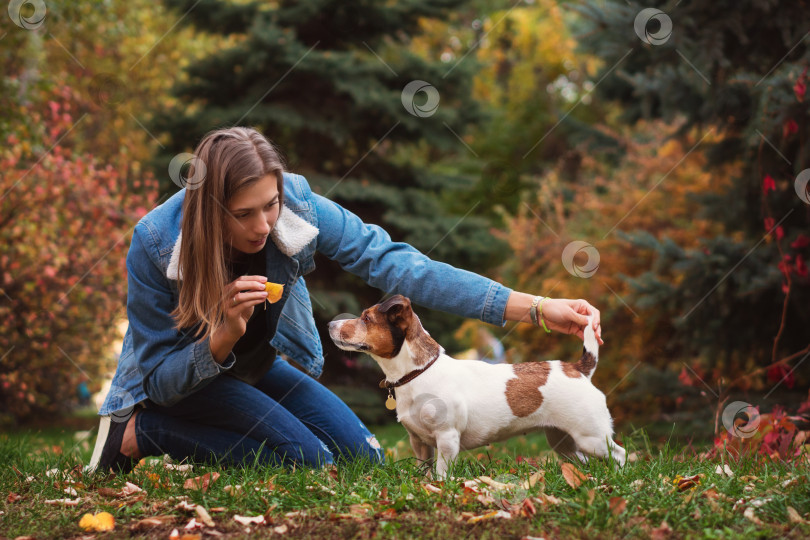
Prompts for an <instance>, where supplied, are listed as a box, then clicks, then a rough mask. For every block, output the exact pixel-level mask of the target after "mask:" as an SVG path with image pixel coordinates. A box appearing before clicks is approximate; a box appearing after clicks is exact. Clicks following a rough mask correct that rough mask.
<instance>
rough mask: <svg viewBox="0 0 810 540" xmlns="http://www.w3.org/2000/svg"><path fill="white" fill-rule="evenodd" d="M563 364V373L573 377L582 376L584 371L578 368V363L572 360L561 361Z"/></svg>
mask: <svg viewBox="0 0 810 540" xmlns="http://www.w3.org/2000/svg"><path fill="white" fill-rule="evenodd" d="M560 365H561V366H562V370H563V373H565V374H566V375H568V376H569V377H571V378H572V379H576V378H577V377H582V372H581V371H579V369H577V365H576V364H575V363H572V362H560Z"/></svg>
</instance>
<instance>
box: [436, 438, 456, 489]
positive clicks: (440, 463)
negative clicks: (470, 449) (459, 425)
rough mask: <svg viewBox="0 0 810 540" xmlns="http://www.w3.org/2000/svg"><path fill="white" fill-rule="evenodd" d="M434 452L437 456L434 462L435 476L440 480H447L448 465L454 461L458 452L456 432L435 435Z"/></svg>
mask: <svg viewBox="0 0 810 540" xmlns="http://www.w3.org/2000/svg"><path fill="white" fill-rule="evenodd" d="M436 450H438V452H439V455H438V459H437V460H436V476H438V477H439V478H440V479H445V478H447V471H448V470H449V469H450V464H451V463H452V462H453V460H454V459H456V456H458V451H459V433H458V431H455V430H454V431H444V432H442V433H439V434H437V435H436Z"/></svg>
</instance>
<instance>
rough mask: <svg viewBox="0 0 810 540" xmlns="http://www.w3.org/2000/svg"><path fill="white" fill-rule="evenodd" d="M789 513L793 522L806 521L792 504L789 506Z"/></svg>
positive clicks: (789, 517)
mask: <svg viewBox="0 0 810 540" xmlns="http://www.w3.org/2000/svg"><path fill="white" fill-rule="evenodd" d="M787 515H788V519H789V520H790V522H791V523H804V522H805V521H804V518H802V516H801V515H799V513H798V512H797V511H796V509H795V508H793V507H792V506H788V507H787Z"/></svg>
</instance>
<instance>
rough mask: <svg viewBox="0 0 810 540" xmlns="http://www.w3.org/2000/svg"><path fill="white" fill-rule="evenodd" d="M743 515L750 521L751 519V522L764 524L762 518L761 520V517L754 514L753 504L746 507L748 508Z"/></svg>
mask: <svg viewBox="0 0 810 540" xmlns="http://www.w3.org/2000/svg"><path fill="white" fill-rule="evenodd" d="M743 516H744V517H745V518H746V519H747V520H748V521H750V522H752V523H754V524H755V525H764V523H762V520H761V519H759V518H758V517H757V516H756V514H754V507H753V506H749V507H748V508H746V509H745V512H743Z"/></svg>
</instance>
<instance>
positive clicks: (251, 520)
mask: <svg viewBox="0 0 810 540" xmlns="http://www.w3.org/2000/svg"><path fill="white" fill-rule="evenodd" d="M233 519H234V521H236V522H238V523H241V524H242V525H264V524H265V523H267V521H266V520H265V519H264V516H252V517H251V516H240V515H238V514H237V515H235V516H233Z"/></svg>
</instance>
